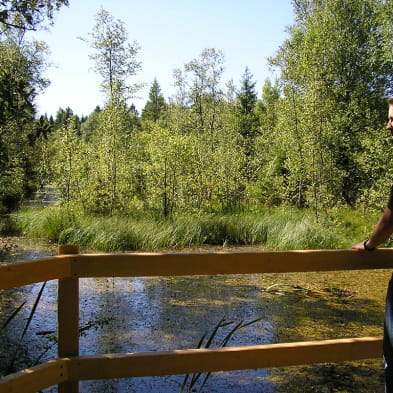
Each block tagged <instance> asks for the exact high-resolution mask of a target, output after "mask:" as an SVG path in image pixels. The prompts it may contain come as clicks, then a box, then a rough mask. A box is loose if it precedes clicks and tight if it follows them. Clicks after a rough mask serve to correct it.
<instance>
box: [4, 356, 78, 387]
mask: <svg viewBox="0 0 393 393" xmlns="http://www.w3.org/2000/svg"><path fill="white" fill-rule="evenodd" d="M69 362H70V361H69V360H67V359H57V360H50V361H48V362H46V363H43V364H40V365H39V366H35V367H31V368H28V369H26V370H23V371H19V372H17V373H14V374H10V375H8V376H6V377H3V378H0V393H35V392H38V391H40V390H43V389H46V388H48V387H50V386H53V385H56V384H58V383H60V382H63V381H66V380H67V379H68V367H67V365H68V363H69Z"/></svg>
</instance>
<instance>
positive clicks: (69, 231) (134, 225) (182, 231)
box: [11, 206, 377, 252]
mask: <svg viewBox="0 0 393 393" xmlns="http://www.w3.org/2000/svg"><path fill="white" fill-rule="evenodd" d="M11 219H12V220H13V221H14V222H13V224H12V227H13V228H15V227H17V228H19V231H20V233H22V234H23V235H24V236H26V237H30V238H42V239H46V240H49V241H52V242H59V243H63V244H67V243H76V244H79V245H80V246H81V247H85V248H86V249H90V250H97V251H107V252H114V251H155V250H162V249H173V248H177V249H184V248H191V247H200V246H204V245H211V246H256V245H257V246H262V247H264V248H266V249H271V250H295V249H299V250H300V249H334V248H348V247H350V246H351V245H352V244H354V243H356V242H358V241H360V240H361V239H362V238H363V237H366V236H367V234H368V233H369V232H370V231H371V230H372V227H373V225H374V224H375V222H376V219H377V215H371V216H368V217H365V216H362V215H361V214H360V213H359V212H356V211H349V210H348V211H346V210H344V209H342V210H337V211H333V212H330V213H329V214H326V215H325V216H324V217H323V218H320V219H319V220H316V218H315V216H314V215H313V214H312V212H311V211H309V210H298V209H290V208H288V209H284V208H277V209H270V210H259V211H254V212H252V211H248V212H241V213H234V214H202V213H201V214H182V215H178V216H175V217H172V218H171V219H170V220H167V219H158V218H155V217H153V216H151V215H150V216H149V215H146V217H137V218H135V217H130V216H121V215H117V216H110V217H108V216H93V215H86V214H82V213H76V212H75V211H71V212H70V211H69V210H67V209H65V208H62V207H61V206H53V207H48V208H44V209H32V208H29V209H24V210H21V211H19V212H18V213H16V214H15V215H13V216H12V217H11Z"/></svg>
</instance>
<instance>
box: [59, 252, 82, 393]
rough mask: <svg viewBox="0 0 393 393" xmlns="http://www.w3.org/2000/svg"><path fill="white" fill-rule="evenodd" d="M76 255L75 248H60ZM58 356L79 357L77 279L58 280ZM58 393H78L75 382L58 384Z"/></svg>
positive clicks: (77, 386)
mask: <svg viewBox="0 0 393 393" xmlns="http://www.w3.org/2000/svg"><path fill="white" fill-rule="evenodd" d="M62 252H66V253H67V254H77V253H78V252H79V248H78V247H77V246H60V247H59V253H62ZM57 304H58V308H57V309H58V311H57V318H58V329H57V330H58V354H59V357H69V356H78V355H79V279H78V278H77V277H67V278H61V279H59V287H58V299H57ZM58 392H59V393H78V392H79V384H78V382H77V381H67V382H63V383H61V384H59V386H58Z"/></svg>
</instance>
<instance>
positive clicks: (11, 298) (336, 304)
mask: <svg viewBox="0 0 393 393" xmlns="http://www.w3.org/2000/svg"><path fill="white" fill-rule="evenodd" d="M40 252H41V251H34V252H33V254H32V256H33V257H39V256H44V255H48V254H49V253H50V252H48V251H45V250H44V251H42V252H43V254H40ZM45 253H46V254H45ZM38 254H39V255H38ZM17 258H22V259H27V258H26V254H23V256H18V257H17ZM389 276H390V272H388V271H384V270H382V271H365V272H333V273H307V274H306V273H291V274H265V275H235V276H201V277H174V278H154V277H153V278H134V279H126V278H116V279H113V278H108V279H82V280H81V283H80V286H81V291H80V299H81V300H80V309H81V323H80V325H81V327H82V330H83V332H82V336H81V340H80V346H81V354H99V353H113V352H139V351H159V350H171V349H181V348H193V347H194V348H195V347H196V346H197V343H198V341H199V339H200V338H201V336H202V335H203V334H204V333H205V332H210V331H211V329H212V328H213V327H214V326H215V325H216V324H217V323H218V322H219V320H220V319H221V318H222V317H223V316H225V317H226V319H227V320H228V321H236V322H238V321H240V320H245V321H250V320H253V319H255V318H260V317H263V320H262V321H260V322H258V323H256V324H254V325H251V326H248V327H247V328H245V329H243V330H240V331H238V332H237V333H236V335H235V336H234V337H233V338H232V340H231V342H230V343H229V345H233V346H239V345H254V344H263V343H274V342H289V341H306V340H319V339H329V338H344V337H361V336H379V335H381V334H382V318H383V303H384V296H385V289H386V285H387V281H388V279H389ZM39 285H40V284H36V285H31V286H26V287H23V288H21V289H12V290H10V291H3V293H1V294H0V296H1V298H0V304H1V314H0V324H1V323H2V321H3V320H4V318H5V317H6V314H7V312H8V311H9V310H10V309H12V308H14V307H15V306H16V305H18V304H20V303H21V302H23V301H24V300H26V299H27V300H28V301H29V306H30V305H31V303H32V300H31V298H32V297H34V295H35V294H36V293H37V291H38V289H39ZM56 291H57V282H56V281H51V282H49V283H48V284H47V287H46V288H45V292H44V298H43V299H42V302H41V304H40V305H39V309H38V311H37V315H36V316H35V318H34V320H33V323H32V326H31V329H29V332H28V335H27V337H26V338H25V343H26V346H25V351H24V353H23V354H22V355H23V356H22V355H21V357H20V359H19V360H20V361H19V364H18V365H21V364H22V363H23V362H28V361H31V360H33V359H35V358H36V357H37V355H39V354H40V353H42V351H43V350H45V349H46V347H48V346H49V345H52V342H51V333H48V332H51V331H54V330H56V304H55V303H56V296H57V295H56ZM26 306H27V305H26ZM28 311H29V310H28V307H26V311H24V314H23V315H20V317H21V318H19V319H20V321H19V322H18V323H19V326H18V325H17V323H15V324H14V326H13V328H12V329H9V330H8V335H7V336H5V337H3V338H2V339H1V348H2V349H3V350H2V351H1V353H2V355H0V366H2V367H4V362H5V361H6V360H7V359H6V357H7V356H3V354H7V353H10V352H9V351H11V350H12V342H14V341H15V340H16V339H17V337H18V331H19V330H20V327H21V325H22V323H23V318H26V315H27V314H28ZM15 322H16V321H15ZM13 323H14V322H13ZM44 333H47V334H44ZM226 333H227V331H223V332H222V333H221V336H220V335H219V336H217V341H219V340H220V339H221V338H222V336H223V335H225V334H226ZM4 338H5V340H4ZM2 356H3V357H2ZM55 356H56V348H55V347H51V349H49V350H48V352H47V353H45V355H44V356H43V358H42V360H46V359H50V358H53V357H55ZM182 380H183V376H168V377H156V378H134V379H118V380H109V381H85V382H82V383H81V391H82V392H100V393H103V392H108V393H112V392H113V393H114V392H122V393H127V392H160V393H169V392H171V393H173V392H178V391H179V389H180V385H181V383H182ZM203 391H204V392H250V393H251V392H252V393H269V392H272V393H273V392H276V393H278V392H288V393H290V392H293V393H297V392H299V393H300V392H321V393H325V392H368V393H370V392H378V393H382V392H383V380H382V361H381V360H370V361H363V362H352V363H349V362H347V363H340V364H325V365H313V366H307V367H288V368H280V369H272V370H245V371H234V372H220V373H213V374H212V375H211V377H210V379H209V380H208V382H207V384H206V385H205V388H204V389H203ZM47 392H56V388H52V389H48V390H47Z"/></svg>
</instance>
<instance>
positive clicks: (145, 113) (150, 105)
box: [142, 79, 166, 122]
mask: <svg viewBox="0 0 393 393" xmlns="http://www.w3.org/2000/svg"><path fill="white" fill-rule="evenodd" d="M165 111H166V102H165V98H164V96H163V95H162V93H161V88H160V85H159V84H158V81H157V79H154V82H153V84H152V85H151V88H150V92H149V99H148V101H147V102H146V104H145V107H144V108H143V110H142V119H143V120H150V121H153V122H157V121H158V120H159V119H160V118H161V117H163V115H164V113H165Z"/></svg>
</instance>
